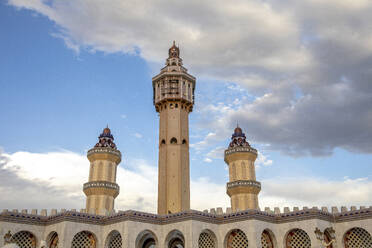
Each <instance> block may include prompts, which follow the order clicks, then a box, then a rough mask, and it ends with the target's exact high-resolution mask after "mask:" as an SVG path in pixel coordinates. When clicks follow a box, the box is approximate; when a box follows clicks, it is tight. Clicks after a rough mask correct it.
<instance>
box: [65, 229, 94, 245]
mask: <svg viewBox="0 0 372 248" xmlns="http://www.w3.org/2000/svg"><path fill="white" fill-rule="evenodd" d="M71 248H96V239H95V238H94V236H93V234H91V233H90V232H87V231H82V232H79V233H77V234H76V235H75V236H74V239H73V240H72V243H71Z"/></svg>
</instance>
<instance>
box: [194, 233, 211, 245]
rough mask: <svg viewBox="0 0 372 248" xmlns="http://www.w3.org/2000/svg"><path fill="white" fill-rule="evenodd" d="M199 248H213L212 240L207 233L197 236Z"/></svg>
mask: <svg viewBox="0 0 372 248" xmlns="http://www.w3.org/2000/svg"><path fill="white" fill-rule="evenodd" d="M198 243H199V248H214V240H213V238H212V236H211V235H210V234H209V233H206V232H203V233H201V234H200V236H199V242H198Z"/></svg>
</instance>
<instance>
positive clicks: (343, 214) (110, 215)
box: [0, 206, 372, 225]
mask: <svg viewBox="0 0 372 248" xmlns="http://www.w3.org/2000/svg"><path fill="white" fill-rule="evenodd" d="M331 209H332V211H331V212H330V211H329V210H328V208H327V207H322V208H318V207H312V208H308V207H303V208H302V209H299V208H298V207H293V209H292V210H290V209H289V208H288V207H285V208H284V209H283V211H281V209H280V208H277V207H276V208H274V209H270V208H268V207H266V208H265V210H264V211H261V210H257V209H249V210H244V211H240V210H238V211H232V210H231V208H226V210H225V211H223V209H222V208H221V207H218V208H211V209H210V210H204V211H202V212H201V211H196V210H188V211H184V212H180V213H175V214H167V215H158V214H152V213H145V212H140V211H133V210H127V211H115V210H113V211H106V212H101V213H98V214H96V213H94V211H87V210H86V209H81V210H80V211H77V210H76V209H71V210H66V209H61V210H57V209H51V210H49V211H48V210H46V209H42V210H41V211H38V210H36V209H33V210H31V211H28V210H26V209H22V210H17V209H13V210H8V209H4V210H3V211H2V212H1V213H0V221H5V222H17V223H28V224H35V225H45V224H53V223H55V222H56V221H63V220H69V221H76V222H82V223H95V224H99V225H105V224H112V223H118V222H121V221H125V220H132V221H140V222H147V223H153V224H166V223H173V222H179V221H182V220H202V221H206V222H210V223H215V224H223V223H233V222H236V221H244V220H248V219H256V220H261V221H266V222H270V223H286V222H291V221H293V222H295V221H300V220H307V219H320V220H325V221H329V222H332V223H333V222H345V221H353V220H360V219H372V206H370V207H364V206H361V207H359V208H357V207H354V206H353V207H351V208H346V207H341V208H337V207H332V208H331ZM339 210H340V211H339Z"/></svg>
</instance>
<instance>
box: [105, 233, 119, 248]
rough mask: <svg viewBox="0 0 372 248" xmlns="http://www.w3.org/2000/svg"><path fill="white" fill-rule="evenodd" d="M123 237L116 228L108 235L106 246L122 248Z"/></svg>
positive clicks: (108, 247) (106, 247) (107, 247)
mask: <svg viewBox="0 0 372 248" xmlns="http://www.w3.org/2000/svg"><path fill="white" fill-rule="evenodd" d="M121 247H122V239H121V235H120V233H119V232H118V231H116V230H114V231H111V232H110V233H109V235H107V238H106V245H105V248H121Z"/></svg>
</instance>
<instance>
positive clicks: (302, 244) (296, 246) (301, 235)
mask: <svg viewBox="0 0 372 248" xmlns="http://www.w3.org/2000/svg"><path fill="white" fill-rule="evenodd" d="M286 247H287V248H310V247H311V241H310V238H309V235H307V233H306V232H305V231H304V230H302V229H293V230H291V231H290V232H289V233H288V234H287V238H286Z"/></svg>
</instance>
